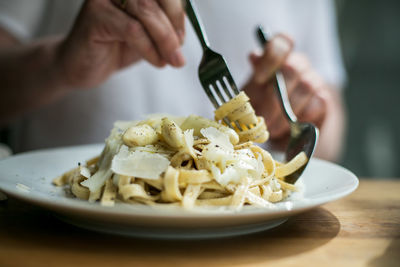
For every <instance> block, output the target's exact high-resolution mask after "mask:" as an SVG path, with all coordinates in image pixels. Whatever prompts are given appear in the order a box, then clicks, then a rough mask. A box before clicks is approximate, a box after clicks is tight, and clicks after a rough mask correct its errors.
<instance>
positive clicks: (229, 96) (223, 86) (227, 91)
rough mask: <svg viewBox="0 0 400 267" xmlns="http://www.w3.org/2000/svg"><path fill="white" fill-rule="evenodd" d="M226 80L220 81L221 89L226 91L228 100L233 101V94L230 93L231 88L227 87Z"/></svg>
mask: <svg viewBox="0 0 400 267" xmlns="http://www.w3.org/2000/svg"><path fill="white" fill-rule="evenodd" d="M224 78H225V76H224V77H223V78H222V80H221V81H220V84H221V87H222V88H223V89H224V91H225V94H226V95H227V96H228V98H229V99H232V98H233V95H232V93H231V92H230V91H229V87H228V86H227V83H226V81H225V80H226V79H224Z"/></svg>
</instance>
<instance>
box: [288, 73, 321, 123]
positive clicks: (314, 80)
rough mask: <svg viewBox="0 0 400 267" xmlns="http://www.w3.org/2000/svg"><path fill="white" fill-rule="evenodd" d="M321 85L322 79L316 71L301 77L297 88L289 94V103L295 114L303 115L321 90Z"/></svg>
mask: <svg viewBox="0 0 400 267" xmlns="http://www.w3.org/2000/svg"><path fill="white" fill-rule="evenodd" d="M321 85H322V79H321V78H320V76H319V75H318V74H317V73H316V72H314V71H308V72H306V73H304V74H303V75H302V76H301V77H300V80H299V82H298V84H297V86H296V87H295V88H294V89H293V90H292V92H290V94H289V101H290V103H291V105H292V108H293V112H294V113H295V114H296V115H297V116H299V115H300V114H302V112H303V110H304V109H305V108H306V107H307V104H308V102H309V101H310V100H311V98H312V96H313V95H314V94H315V92H316V90H317V88H320V87H321Z"/></svg>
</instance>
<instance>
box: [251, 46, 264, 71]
mask: <svg viewBox="0 0 400 267" xmlns="http://www.w3.org/2000/svg"><path fill="white" fill-rule="evenodd" d="M261 57H262V51H261V50H254V51H252V52H251V53H250V55H249V61H250V63H251V66H252V67H253V69H254V68H255V66H256V65H257V64H258V62H260V60H261Z"/></svg>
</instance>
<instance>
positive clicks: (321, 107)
mask: <svg viewBox="0 0 400 267" xmlns="http://www.w3.org/2000/svg"><path fill="white" fill-rule="evenodd" d="M327 107H328V100H327V95H326V94H325V92H324V91H323V90H319V91H317V92H316V93H315V94H314V95H313V96H312V98H311V99H310V101H309V102H308V103H307V105H306V107H305V109H304V110H303V112H302V113H301V114H299V120H301V121H309V122H312V123H314V124H315V125H316V126H317V127H321V125H322V123H323V122H324V120H325V117H326V114H327Z"/></svg>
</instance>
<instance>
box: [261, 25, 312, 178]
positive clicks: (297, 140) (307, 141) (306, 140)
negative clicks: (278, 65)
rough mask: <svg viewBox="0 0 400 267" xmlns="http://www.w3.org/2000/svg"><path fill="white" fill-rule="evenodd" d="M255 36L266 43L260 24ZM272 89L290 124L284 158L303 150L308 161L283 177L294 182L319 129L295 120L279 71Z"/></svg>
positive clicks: (309, 152) (299, 174)
mask: <svg viewBox="0 0 400 267" xmlns="http://www.w3.org/2000/svg"><path fill="white" fill-rule="evenodd" d="M257 37H258V40H259V41H260V44H261V45H262V46H265V44H266V43H268V41H269V40H268V37H267V35H266V33H265V32H264V30H263V28H262V27H261V26H258V27H257ZM273 86H274V89H275V90H276V93H277V96H278V100H279V102H280V104H281V107H282V111H283V113H284V115H285V117H286V119H287V121H288V122H289V125H290V138H289V143H288V146H287V147H286V151H285V160H286V161H289V160H291V159H292V158H294V157H295V156H296V155H297V154H298V153H300V152H302V151H303V152H304V153H305V154H306V155H307V158H308V161H307V163H306V164H304V165H303V167H301V168H300V169H298V170H296V171H295V172H293V173H292V174H289V175H287V176H286V177H285V181H286V182H288V183H290V184H294V183H296V181H297V180H298V179H299V178H300V176H301V174H302V173H303V171H304V170H305V168H306V166H307V164H308V163H309V162H310V159H311V157H312V155H313V153H314V150H315V147H316V145H317V142H318V135H319V131H318V128H317V127H315V126H314V125H313V124H312V123H309V122H300V121H298V120H297V117H296V115H295V114H294V112H293V110H292V107H291V105H290V102H289V97H288V93H287V90H286V83H285V79H284V77H283V74H282V72H281V71H279V70H278V71H276V73H275V77H274V81H273Z"/></svg>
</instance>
